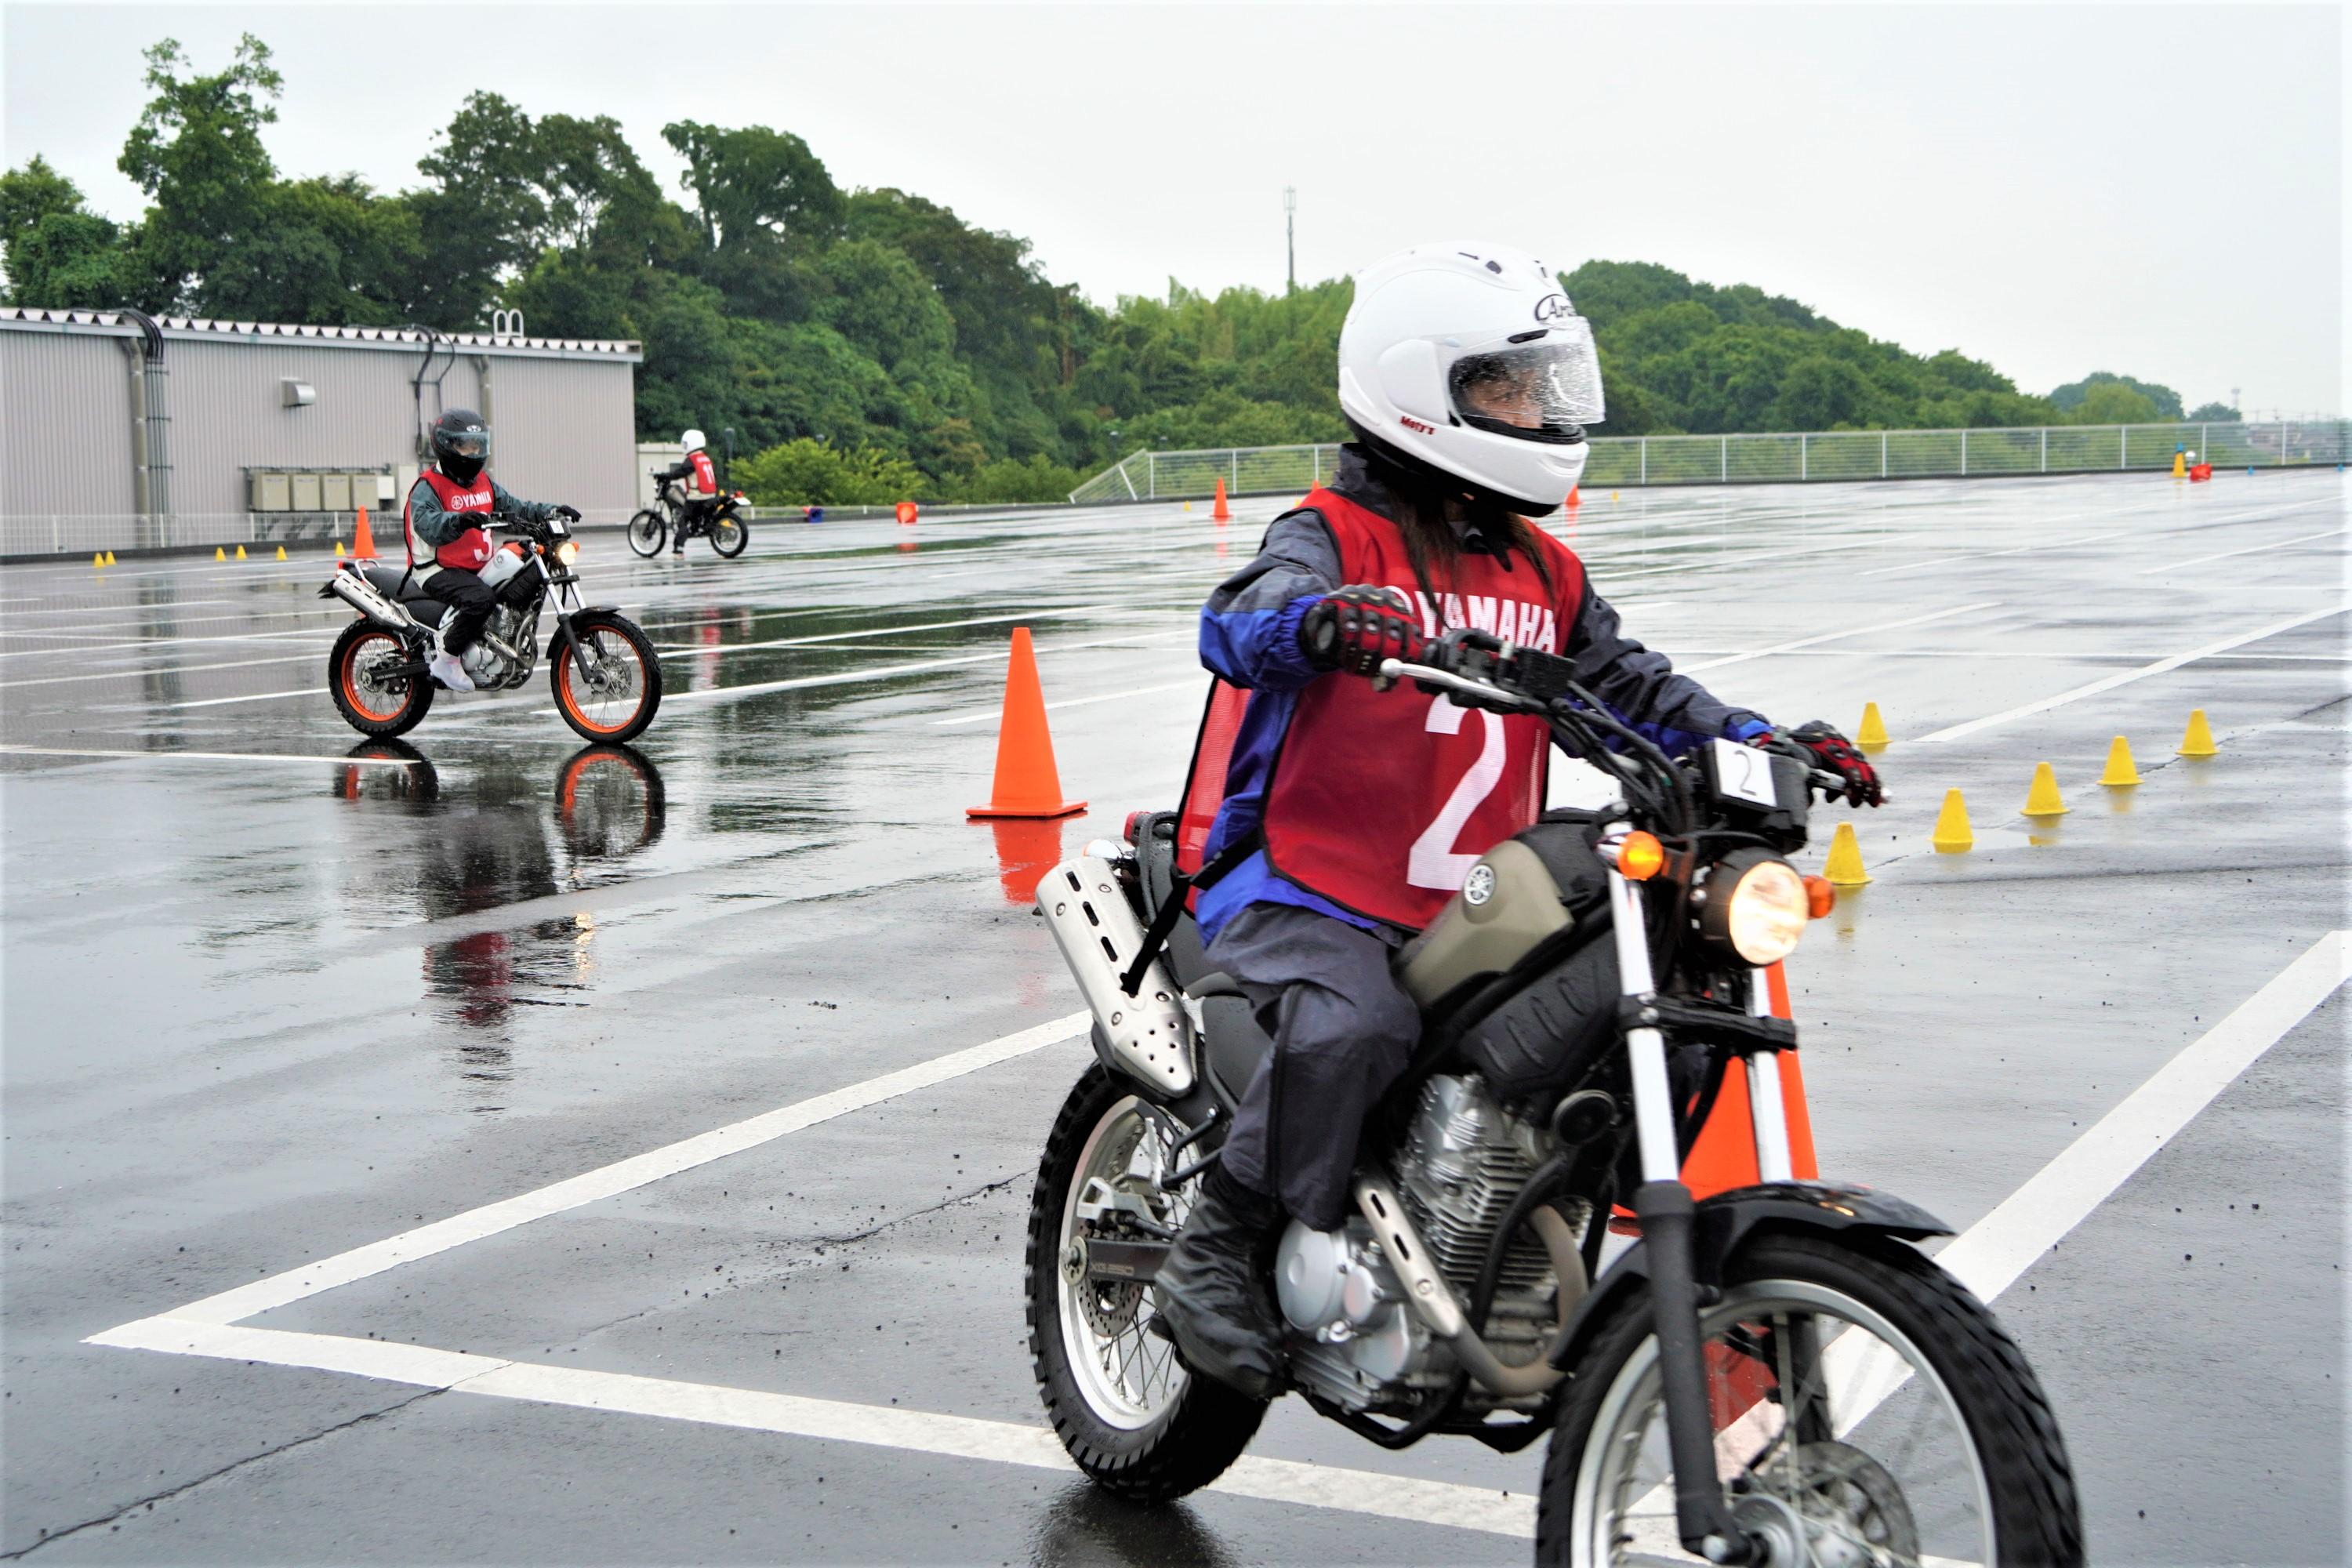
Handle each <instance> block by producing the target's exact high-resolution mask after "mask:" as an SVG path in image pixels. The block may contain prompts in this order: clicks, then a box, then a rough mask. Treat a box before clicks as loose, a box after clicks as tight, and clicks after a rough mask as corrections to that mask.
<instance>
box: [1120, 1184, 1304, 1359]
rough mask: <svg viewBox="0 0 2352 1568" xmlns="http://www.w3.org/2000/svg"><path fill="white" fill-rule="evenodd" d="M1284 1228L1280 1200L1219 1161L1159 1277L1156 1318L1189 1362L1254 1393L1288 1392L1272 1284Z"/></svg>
mask: <svg viewBox="0 0 2352 1568" xmlns="http://www.w3.org/2000/svg"><path fill="white" fill-rule="evenodd" d="M1282 1230H1283V1214H1282V1205H1280V1204H1278V1203H1276V1201H1275V1200H1274V1199H1272V1198H1270V1197H1267V1196H1265V1194H1262V1193H1254V1192H1252V1191H1251V1190H1250V1189H1249V1188H1247V1187H1245V1186H1244V1185H1242V1184H1241V1183H1239V1182H1237V1181H1235V1180H1234V1178H1233V1177H1231V1176H1229V1175H1227V1174H1226V1173H1225V1168H1224V1166H1223V1164H1217V1165H1213V1166H1211V1167H1210V1168H1209V1173H1208V1175H1207V1176H1206V1177H1205V1178H1204V1179H1203V1180H1202V1183H1201V1199H1200V1202H1198V1203H1196V1204H1194V1205H1192V1214H1191V1215H1188V1216H1187V1217H1186V1218H1185V1221H1184V1226H1183V1228H1182V1229H1181V1230H1180V1231H1178V1232H1177V1233H1176V1242H1175V1245H1174V1246H1172V1247H1170V1248H1169V1249H1168V1256H1167V1258H1164V1259H1163V1260H1162V1261H1161V1262H1160V1271H1159V1272H1158V1273H1157V1274H1155V1275H1154V1276H1153V1277H1152V1280H1151V1300H1152V1304H1153V1305H1154V1306H1155V1307H1156V1308H1157V1309H1158V1310H1159V1315H1158V1316H1157V1317H1156V1318H1154V1319H1153V1321H1152V1325H1151V1326H1152V1327H1153V1328H1154V1329H1155V1330H1157V1331H1160V1333H1161V1334H1163V1335H1165V1336H1167V1337H1168V1338H1171V1339H1172V1340H1173V1341H1174V1342H1175V1344H1176V1349H1177V1352H1178V1353H1179V1354H1181V1356H1182V1357H1183V1358H1184V1364H1185V1365H1187V1366H1189V1367H1191V1368H1192V1370H1193V1371H1194V1372H1196V1373H1200V1374H1201V1375H1202V1376H1203V1377H1212V1378H1214V1379H1216V1380H1217V1381H1218V1382H1219V1383H1222V1384H1225V1385H1226V1386H1228V1387H1230V1388H1234V1389H1238V1390H1239V1391H1240V1392H1242V1393H1244V1394H1248V1395H1249V1396H1250V1397H1251V1398H1253V1399H1271V1398H1273V1397H1274V1396H1275V1395H1276V1394H1279V1393H1281V1392H1282V1384H1283V1375H1282V1326H1281V1324H1280V1322H1279V1321H1277V1320H1276V1317H1275V1311H1274V1303H1273V1302H1272V1301H1271V1300H1268V1299H1267V1297H1266V1289H1265V1282H1266V1279H1267V1278H1268V1276H1269V1274H1270V1272H1271V1269H1270V1265H1271V1263H1272V1261H1273V1254H1274V1247H1275V1244H1276V1242H1277V1241H1278V1240H1280V1239H1281V1236H1282Z"/></svg>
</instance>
